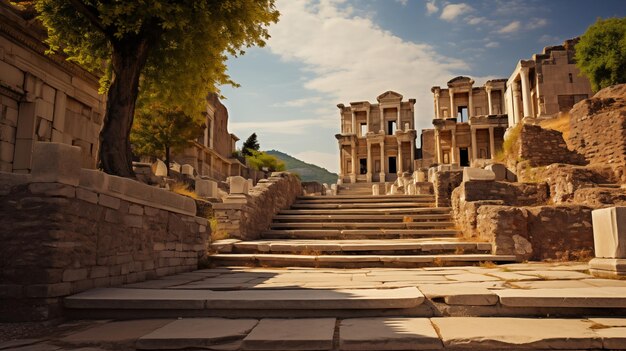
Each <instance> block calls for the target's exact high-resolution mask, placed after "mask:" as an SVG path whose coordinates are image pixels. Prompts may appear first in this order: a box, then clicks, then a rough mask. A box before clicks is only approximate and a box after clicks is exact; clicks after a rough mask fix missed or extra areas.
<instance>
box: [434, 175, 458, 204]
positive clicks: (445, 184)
mask: <svg viewBox="0 0 626 351" xmlns="http://www.w3.org/2000/svg"><path fill="white" fill-rule="evenodd" d="M432 181H433V188H434V192H435V204H436V206H437V207H449V206H451V205H452V201H451V198H452V191H453V190H454V189H455V188H456V187H458V186H459V185H461V182H462V181H463V171H462V170H450V171H443V170H442V171H436V172H435V173H434V175H433V177H432Z"/></svg>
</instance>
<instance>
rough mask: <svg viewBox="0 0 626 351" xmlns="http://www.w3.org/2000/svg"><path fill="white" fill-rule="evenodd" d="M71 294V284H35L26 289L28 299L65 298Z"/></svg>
mask: <svg viewBox="0 0 626 351" xmlns="http://www.w3.org/2000/svg"><path fill="white" fill-rule="evenodd" d="M71 292H72V284H71V283H68V282H65V283H56V284H35V285H28V286H27V287H26V296H28V297H57V296H66V295H69V294H70V293H71Z"/></svg>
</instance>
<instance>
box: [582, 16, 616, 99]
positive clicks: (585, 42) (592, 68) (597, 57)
mask: <svg viewBox="0 0 626 351" xmlns="http://www.w3.org/2000/svg"><path fill="white" fill-rule="evenodd" d="M576 65H577V66H578V68H579V69H580V71H581V72H582V73H583V74H584V75H586V76H587V78H589V80H590V81H591V87H592V88H593V90H594V91H598V90H600V89H602V88H606V87H608V86H611V85H614V84H620V83H626V18H609V19H605V20H603V19H598V21H597V22H596V23H594V24H593V25H591V26H590V27H589V28H588V29H587V31H586V32H585V34H583V35H582V36H581V37H580V41H579V42H578V44H576Z"/></svg>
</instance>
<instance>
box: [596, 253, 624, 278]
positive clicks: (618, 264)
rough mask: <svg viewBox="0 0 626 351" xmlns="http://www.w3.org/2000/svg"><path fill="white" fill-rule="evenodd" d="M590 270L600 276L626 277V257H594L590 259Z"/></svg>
mask: <svg viewBox="0 0 626 351" xmlns="http://www.w3.org/2000/svg"><path fill="white" fill-rule="evenodd" d="M589 272H590V273H591V274H592V275H593V276H594V277H598V278H608V279H626V259H623V258H594V259H592V260H591V261H589Z"/></svg>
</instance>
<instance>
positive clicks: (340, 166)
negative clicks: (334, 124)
mask: <svg viewBox="0 0 626 351" xmlns="http://www.w3.org/2000/svg"><path fill="white" fill-rule="evenodd" d="M344 174H345V173H344V171H343V147H342V146H341V142H339V179H341V178H343V175H344Z"/></svg>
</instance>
